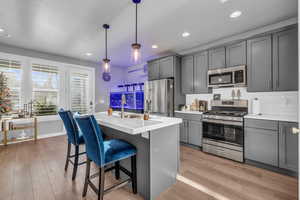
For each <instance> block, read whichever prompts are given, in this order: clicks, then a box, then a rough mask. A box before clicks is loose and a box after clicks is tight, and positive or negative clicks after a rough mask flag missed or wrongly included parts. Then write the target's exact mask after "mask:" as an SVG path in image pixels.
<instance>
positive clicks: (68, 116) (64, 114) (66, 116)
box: [58, 109, 86, 180]
mask: <svg viewBox="0 0 300 200" xmlns="http://www.w3.org/2000/svg"><path fill="white" fill-rule="evenodd" d="M58 114H59V116H60V117H61V119H62V121H63V123H64V126H65V129H66V131H67V136H68V150H67V159H66V164H65V171H67V169H68V165H69V162H70V163H71V164H73V174H72V180H74V179H75V178H76V173H77V168H78V166H79V165H82V164H85V163H86V162H81V163H78V160H79V156H80V155H82V154H85V152H81V153H79V145H83V144H84V139H83V135H82V133H81V131H80V130H79V129H78V127H77V124H76V121H75V120H74V117H73V114H72V112H71V111H69V110H66V111H65V110H63V109H61V110H60V111H59V112H58ZM72 145H74V146H75V154H74V155H71V146H72ZM71 158H74V162H73V161H72V160H71Z"/></svg>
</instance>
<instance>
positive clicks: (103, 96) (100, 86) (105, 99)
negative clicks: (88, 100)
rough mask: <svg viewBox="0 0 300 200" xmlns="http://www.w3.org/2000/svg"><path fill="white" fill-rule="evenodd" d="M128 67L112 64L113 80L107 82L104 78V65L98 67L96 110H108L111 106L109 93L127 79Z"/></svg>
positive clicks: (96, 75)
mask: <svg viewBox="0 0 300 200" xmlns="http://www.w3.org/2000/svg"><path fill="white" fill-rule="evenodd" d="M126 72H127V68H125V67H124V68H122V67H114V66H111V70H110V73H111V80H110V81H109V82H106V81H104V80H103V79H102V73H103V67H97V68H96V72H95V73H96V74H95V77H96V86H95V88H96V93H95V98H96V99H95V102H96V103H95V106H96V112H99V111H106V110H107V109H108V106H109V93H110V92H111V91H113V90H115V89H116V87H117V86H118V85H120V84H123V83H124V81H125V80H126Z"/></svg>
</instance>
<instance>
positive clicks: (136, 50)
mask: <svg viewBox="0 0 300 200" xmlns="http://www.w3.org/2000/svg"><path fill="white" fill-rule="evenodd" d="M131 51H132V52H131V60H132V62H133V63H135V64H139V63H140V62H141V58H142V55H141V45H140V44H132V50H131Z"/></svg>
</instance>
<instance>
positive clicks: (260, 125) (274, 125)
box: [245, 119, 278, 131]
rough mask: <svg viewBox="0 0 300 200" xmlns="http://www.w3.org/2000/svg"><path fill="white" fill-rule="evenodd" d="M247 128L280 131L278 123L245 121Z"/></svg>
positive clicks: (257, 120)
mask: <svg viewBox="0 0 300 200" xmlns="http://www.w3.org/2000/svg"><path fill="white" fill-rule="evenodd" d="M245 127H250V128H257V129H267V130H274V131H278V121H272V120H261V119H245Z"/></svg>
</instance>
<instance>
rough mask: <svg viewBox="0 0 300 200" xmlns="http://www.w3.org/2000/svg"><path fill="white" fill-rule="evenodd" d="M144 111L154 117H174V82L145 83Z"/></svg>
mask: <svg viewBox="0 0 300 200" xmlns="http://www.w3.org/2000/svg"><path fill="white" fill-rule="evenodd" d="M144 110H145V111H148V110H149V111H150V113H152V114H155V115H163V116H170V117H171V116H173V115H174V80H173V79H162V80H155V81H147V82H146V83H145V86H144Z"/></svg>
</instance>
